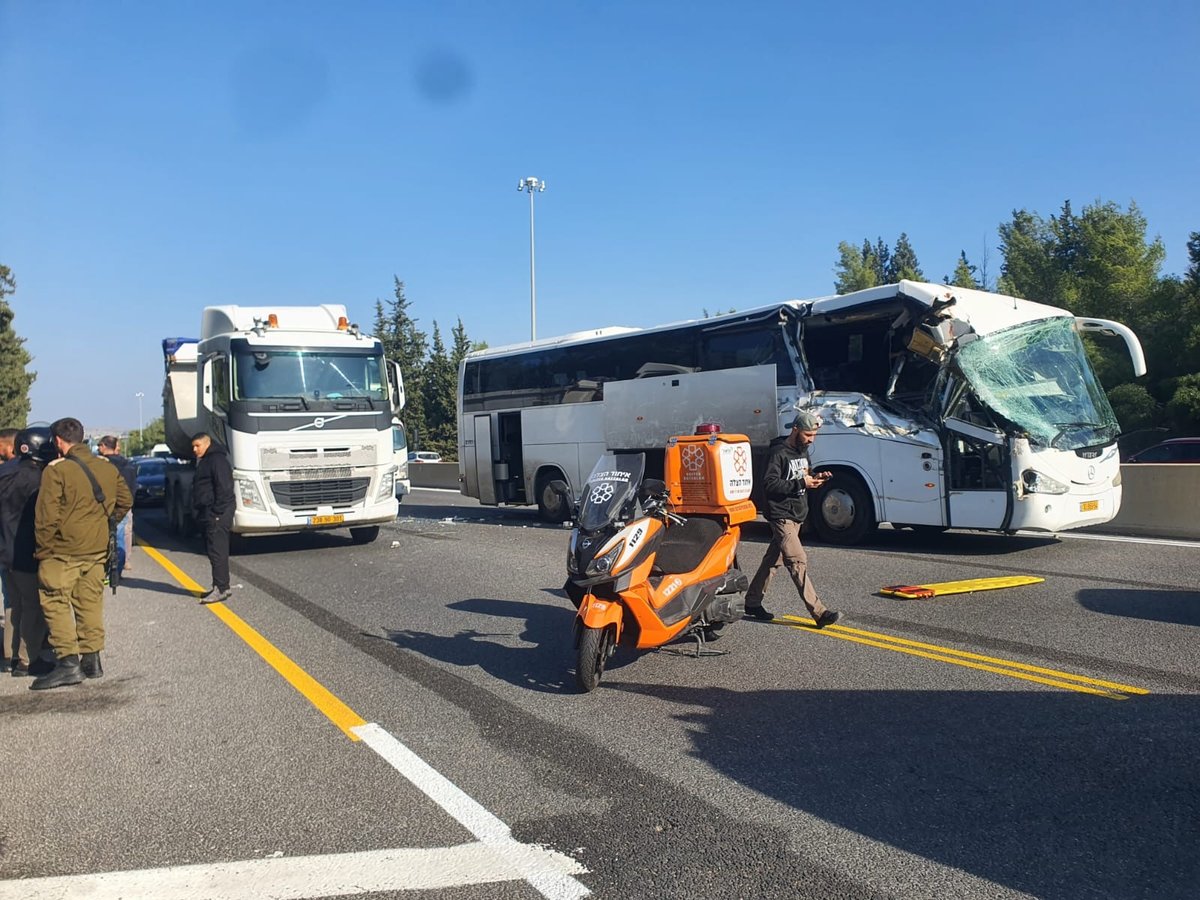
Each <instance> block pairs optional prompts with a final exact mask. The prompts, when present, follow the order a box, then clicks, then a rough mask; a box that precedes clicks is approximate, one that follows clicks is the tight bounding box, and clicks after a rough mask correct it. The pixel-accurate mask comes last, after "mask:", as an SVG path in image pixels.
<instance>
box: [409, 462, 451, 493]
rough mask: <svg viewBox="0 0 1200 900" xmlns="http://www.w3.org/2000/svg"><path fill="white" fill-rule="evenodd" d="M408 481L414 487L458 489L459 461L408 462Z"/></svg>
mask: <svg viewBox="0 0 1200 900" xmlns="http://www.w3.org/2000/svg"><path fill="white" fill-rule="evenodd" d="M408 482H409V484H411V485H412V486H413V487H415V488H416V487H424V488H452V489H453V490H456V491H457V490H458V487H459V484H458V463H456V462H441V463H414V462H410V463H409V464H408Z"/></svg>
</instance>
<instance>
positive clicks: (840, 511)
mask: <svg viewBox="0 0 1200 900" xmlns="http://www.w3.org/2000/svg"><path fill="white" fill-rule="evenodd" d="M810 498H811V499H810V500H809V504H810V508H809V517H810V519H811V520H812V526H813V530H814V531H816V533H817V536H818V537H819V538H820V539H821V540H822V541H824V542H825V543H827V544H843V545H845V544H857V543H859V542H861V541H862V540H863V539H864V538H866V536H867V535H868V534H870V533H871V532H872V531H874V530H875V505H874V504H873V503H872V502H871V495H870V494H869V493H868V492H867V489H866V486H865V485H863V483H862V479H861V478H859V477H858V476H857V475H855V474H852V473H850V472H845V471H835V472H834V473H833V476H832V477H831V478H830V479H829V480H828V481H827V482H825V484H823V485H821V487H819V488H818V489H817V490H815V491H813V492H812V493H811V495H810Z"/></svg>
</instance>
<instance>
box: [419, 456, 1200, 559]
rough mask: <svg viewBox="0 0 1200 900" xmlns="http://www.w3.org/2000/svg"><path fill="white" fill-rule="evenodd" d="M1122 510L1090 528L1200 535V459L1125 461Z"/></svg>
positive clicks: (452, 471)
mask: <svg viewBox="0 0 1200 900" xmlns="http://www.w3.org/2000/svg"><path fill="white" fill-rule="evenodd" d="M408 477H409V481H410V483H411V484H412V486H413V487H415V488H421V487H425V488H445V489H450V490H458V489H459V481H458V463H456V462H443V463H409V465H408ZM1121 484H1122V487H1123V489H1124V490H1123V491H1122V498H1121V511H1120V512H1119V513H1117V517H1116V518H1115V519H1113V520H1112V521H1111V522H1108V523H1107V524H1105V525H1097V526H1094V527H1093V528H1090V529H1088V530H1089V531H1103V532H1110V533H1115V534H1136V535H1144V536H1146V537H1169V538H1184V539H1191V540H1200V464H1192V463H1172V464H1167V465H1156V464H1153V463H1134V464H1132V465H1124V466H1121Z"/></svg>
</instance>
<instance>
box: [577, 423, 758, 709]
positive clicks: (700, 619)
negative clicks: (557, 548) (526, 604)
mask: <svg viewBox="0 0 1200 900" xmlns="http://www.w3.org/2000/svg"><path fill="white" fill-rule="evenodd" d="M645 468H646V457H645V454H644V453H606V454H605V455H604V456H602V457H601V458H600V461H599V462H597V463H596V466H595V468H594V469H593V470H592V473H591V475H590V476H588V479H587V482H586V483H585V484H584V486H583V494H582V496H581V497H580V498H579V500H578V501H577V502H576V503H575V522H576V524H575V528H574V529H573V530H572V532H571V539H570V547H569V550H568V552H567V572H568V578H567V583H566V585H565V590H566V592H567V595H568V596H569V597H570V598H571V600H572V602H574V603H575V605H576V606H577V607H578V608H579V614H578V616H577V617H576V619H575V645H576V648H577V661H576V667H575V677H576V679H577V681H578V682H579V687H580V688H581V689H583V690H584V691H591V690H593V689H594V688H595V687H596V685H598V684H599V683H600V678H601V676H602V675H603V674H604V666H605V664H606V663H607V662H608V659H609V658H610V657H611V656H612V655H613V653H615V652H616V649H617V646H618V645H619V644H627V645H632V646H635V647H637V648H638V649H648V648H652V647H661V646H662V645H664V644H666V643H669V642H670V641H673V640H675V639H677V638H683V637H687V638H692V639H694V640H695V641H696V655H697V656H701V655H707V654H712V653H714V652H715V651H712V650H709V649H708V648H707V647H706V643H707V642H708V641H711V640H714V639H715V637H716V635H717V632H718V631H719V630H720V629H721V628H722V627H723V626H724V625H725V623H727V622H733V621H736V620H737V619H740V618H741V617H742V614H743V612H744V605H743V601H742V597H741V594H743V593H744V592H745V591H746V588H747V587H749V582H748V580H747V578H746V576H745V575H744V574H743V573H742V572H740V571H739V570H738V568H737V548H738V539H739V536H740V528H739V526H740V525H741V524H742V523H743V522H747V521H750V520H752V519H753V518H754V517H755V516H756V515H757V512H756V510H755V508H754V504H753V503H752V502H751V501H750V499H749V498H750V488H751V485H752V483H753V476H752V475H751V471H750V443H749V441H748V440H747V439H746V438H745V437H744V436H742V435H736V434H722V433H720V426H719V425H701V426H700V427H699V428H698V429H697V433H696V434H695V435H688V436H683V437H673V438H671V439H670V441H669V442H668V443H667V449H666V458H665V467H664V468H665V472H664V474H665V476H666V478H665V481H660V480H658V479H655V478H645V477H644V475H645ZM556 484H557V485H558V486H559V487H558V488H557V489H558V490H559V491H560V492H564V493H565V492H566V491H567V487H566V484H565V483H563V482H557V483H556Z"/></svg>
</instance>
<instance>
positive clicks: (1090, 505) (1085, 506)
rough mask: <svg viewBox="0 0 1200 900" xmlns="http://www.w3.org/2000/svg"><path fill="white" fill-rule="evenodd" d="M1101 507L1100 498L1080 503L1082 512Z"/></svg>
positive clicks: (1092, 510)
mask: <svg viewBox="0 0 1200 900" xmlns="http://www.w3.org/2000/svg"><path fill="white" fill-rule="evenodd" d="M1099 508H1100V501H1099V500H1084V501H1083V502H1082V503H1080V504H1079V511H1080V512H1095V511H1096V510H1098V509H1099Z"/></svg>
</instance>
